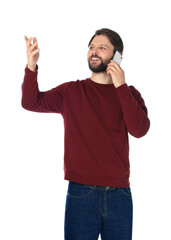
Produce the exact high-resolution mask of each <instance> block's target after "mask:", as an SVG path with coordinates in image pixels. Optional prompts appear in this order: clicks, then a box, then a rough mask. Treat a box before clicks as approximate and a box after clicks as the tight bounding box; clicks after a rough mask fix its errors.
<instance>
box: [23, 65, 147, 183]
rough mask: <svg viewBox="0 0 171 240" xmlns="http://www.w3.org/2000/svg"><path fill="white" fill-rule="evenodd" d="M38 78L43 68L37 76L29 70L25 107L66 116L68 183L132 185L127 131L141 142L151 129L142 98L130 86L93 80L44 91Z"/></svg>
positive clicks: (65, 163) (25, 84)
mask: <svg viewBox="0 0 171 240" xmlns="http://www.w3.org/2000/svg"><path fill="white" fill-rule="evenodd" d="M37 74H38V66H36V72H32V71H31V70H30V69H29V68H27V67H26V68H25V76H24V81H23V84H22V107H23V108H25V109H27V110H30V111H35V112H48V113H60V114H61V115H62V117H63V119H64V131H65V135H64V179H66V180H69V181H73V182H78V183H82V184H90V185H103V186H111V187H129V186H130V182H129V176H130V167H129V140H128V132H129V133H130V134H131V135H132V136H134V137H136V138H140V137H142V136H144V135H145V134H146V133H147V131H148V129H149V126H150V120H149V118H148V116H147V108H146V106H145V103H144V100H143V98H142V97H141V94H140V93H139V92H138V91H137V90H136V89H135V88H134V87H133V86H127V84H126V83H125V84H123V85H121V86H119V87H118V88H115V86H114V84H113V83H112V84H102V83H96V82H94V81H93V80H91V79H90V78H87V79H85V80H77V81H70V82H65V83H62V84H60V85H58V86H57V87H55V88H53V89H51V90H49V91H45V92H40V91H39V89H38V83H37ZM48 142H49V140H48ZM48 142H47V144H48Z"/></svg>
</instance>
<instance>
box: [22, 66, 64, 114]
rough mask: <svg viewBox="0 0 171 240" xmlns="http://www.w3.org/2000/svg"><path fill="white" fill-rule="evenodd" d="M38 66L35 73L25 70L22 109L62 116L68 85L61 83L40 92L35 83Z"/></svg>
mask: <svg viewBox="0 0 171 240" xmlns="http://www.w3.org/2000/svg"><path fill="white" fill-rule="evenodd" d="M37 74H38V66H37V65H36V69H35V71H31V70H30V69H29V68H28V67H26V68H25V75H24V81H23V83H22V100H21V104H22V107H23V108H24V109H26V110H30V111H34V112H49V113H50V112H54V113H61V114H63V105H64V104H63V103H64V96H65V91H66V88H67V85H68V83H67V82H66V83H63V84H61V85H59V86H57V87H56V88H53V89H51V90H48V91H45V92H40V91H39V88H38V82H37Z"/></svg>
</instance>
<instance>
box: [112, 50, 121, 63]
mask: <svg viewBox="0 0 171 240" xmlns="http://www.w3.org/2000/svg"><path fill="white" fill-rule="evenodd" d="M113 61H115V62H116V63H117V64H118V65H121V61H122V55H121V54H120V53H119V52H118V51H116V53H115V55H114V57H113Z"/></svg>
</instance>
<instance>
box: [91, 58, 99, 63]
mask: <svg viewBox="0 0 171 240" xmlns="http://www.w3.org/2000/svg"><path fill="white" fill-rule="evenodd" d="M99 60H100V59H99V58H95V57H94V58H91V61H92V62H98V61H99Z"/></svg>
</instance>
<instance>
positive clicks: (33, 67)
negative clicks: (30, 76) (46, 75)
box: [27, 64, 36, 72]
mask: <svg viewBox="0 0 171 240" xmlns="http://www.w3.org/2000/svg"><path fill="white" fill-rule="evenodd" d="M27 67H28V68H29V69H30V70H31V71H32V72H35V71H36V65H29V64H28V65H27Z"/></svg>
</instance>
